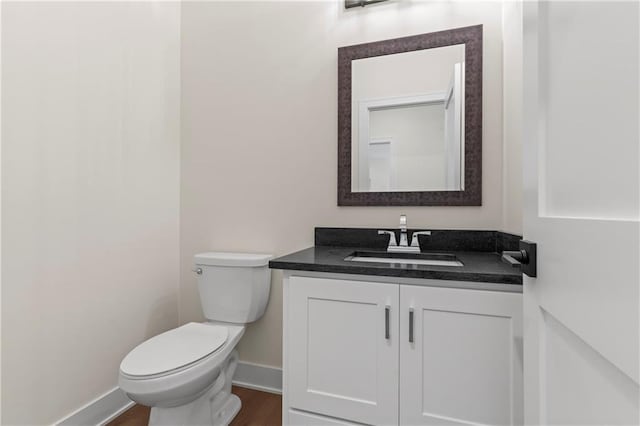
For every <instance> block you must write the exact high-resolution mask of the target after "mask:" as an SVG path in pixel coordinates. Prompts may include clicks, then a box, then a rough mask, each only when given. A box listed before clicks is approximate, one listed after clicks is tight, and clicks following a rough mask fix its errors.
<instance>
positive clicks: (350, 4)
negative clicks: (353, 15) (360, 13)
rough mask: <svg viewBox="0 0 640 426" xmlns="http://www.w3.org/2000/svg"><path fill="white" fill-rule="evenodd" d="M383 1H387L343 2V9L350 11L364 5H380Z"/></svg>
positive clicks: (355, 0)
mask: <svg viewBox="0 0 640 426" xmlns="http://www.w3.org/2000/svg"><path fill="white" fill-rule="evenodd" d="M383 1H387V0H344V8H345V9H351V8H352V7H358V6H360V7H365V6H366V5H369V4H374V3H382V2H383Z"/></svg>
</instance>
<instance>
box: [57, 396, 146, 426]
mask: <svg viewBox="0 0 640 426" xmlns="http://www.w3.org/2000/svg"><path fill="white" fill-rule="evenodd" d="M133 404H134V402H133V401H131V400H130V399H129V398H128V397H127V395H126V394H125V393H124V392H123V391H122V390H121V389H120V388H118V387H116V388H113V389H111V390H110V391H109V392H107V393H105V394H104V395H102V396H99V397H98V398H96V399H94V400H93V401H91V402H90V403H88V404H86V405H85V406H84V407H82V408H80V409H78V410H76V411H74V412H73V413H71V414H69V415H68V416H67V417H65V418H64V419H61V420H58V421H57V422H55V423H54V424H55V425H56V426H87V425H104V424H107V423H109V422H110V421H111V420H113V419H114V418H116V417H118V416H119V415H120V414H122V413H123V412H125V411H126V410H128V409H129V408H130V407H131V406H132V405H133Z"/></svg>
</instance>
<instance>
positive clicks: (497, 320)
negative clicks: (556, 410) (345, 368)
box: [400, 286, 523, 425]
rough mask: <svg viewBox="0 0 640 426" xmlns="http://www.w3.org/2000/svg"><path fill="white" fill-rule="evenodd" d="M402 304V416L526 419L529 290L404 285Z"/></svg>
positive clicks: (453, 421) (500, 421) (405, 420)
mask: <svg viewBox="0 0 640 426" xmlns="http://www.w3.org/2000/svg"><path fill="white" fill-rule="evenodd" d="M400 306H401V311H400V339H401V341H400V423H401V424H406V425H418V424H424V425H460V424H464V425H469V424H491V425H516V424H522V416H523V407H522V405H523V400H522V389H523V385H522V320H521V318H522V295H521V294H519V293H503V292H492V291H481V290H468V289H452V288H438V287H418V286H401V289H400ZM411 310H413V339H412V340H413V342H410V341H409V340H410V329H409V328H410V325H411V315H410V311H411Z"/></svg>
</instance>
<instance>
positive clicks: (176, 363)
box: [119, 253, 272, 426]
mask: <svg viewBox="0 0 640 426" xmlns="http://www.w3.org/2000/svg"><path fill="white" fill-rule="evenodd" d="M271 257H272V256H271V255H267V254H248V253H202V254H198V255H196V256H195V265H196V267H195V272H196V273H197V274H198V289H199V292H200V301H201V303H202V310H203V312H204V316H205V317H206V318H207V320H208V321H207V322H204V323H189V324H185V325H183V326H181V327H178V328H175V329H173V330H169V331H167V332H165V333H162V334H160V335H158V336H155V337H152V338H151V339H149V340H147V341H146V342H143V343H141V344H140V345H138V346H137V347H136V348H134V349H133V350H132V351H131V352H129V354H128V355H127V356H126V357H125V358H124V360H123V361H122V363H121V364H120V377H119V384H120V388H121V389H122V390H123V391H124V392H126V394H127V395H128V396H129V398H131V399H132V400H133V401H135V402H137V403H139V404H142V405H146V406H149V407H151V417H150V419H149V424H150V425H171V426H179V425H185V426H186V425H226V424H228V423H229V422H230V421H231V420H232V419H233V418H234V417H235V415H236V414H237V413H238V411H239V410H240V406H241V404H240V399H239V398H238V397H237V396H236V395H233V394H232V393H231V379H232V377H233V373H234V371H235V369H236V365H237V362H238V353H237V351H235V350H234V349H235V346H236V345H237V344H238V341H239V340H240V338H241V337H242V335H243V334H244V324H247V323H250V322H252V321H255V320H257V319H258V318H260V317H261V316H262V314H263V313H264V310H265V308H266V306H267V302H268V300H269V289H270V286H271V272H270V271H269V267H268V263H269V259H271Z"/></svg>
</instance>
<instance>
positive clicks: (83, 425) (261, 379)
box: [54, 362, 282, 426]
mask: <svg viewBox="0 0 640 426" xmlns="http://www.w3.org/2000/svg"><path fill="white" fill-rule="evenodd" d="M233 384H234V385H236V386H240V387H243V388H249V389H256V390H260V391H263V392H270V393H276V394H282V369H281V368H276V367H269V366H266V365H259V364H252V363H249V362H239V363H238V367H237V369H236V373H235V375H234V378H233ZM133 404H134V402H133V401H131V400H130V399H129V398H128V397H127V395H126V394H125V393H124V392H123V391H122V390H121V389H120V388H118V387H116V388H113V389H112V390H110V391H109V392H107V393H105V394H104V395H102V396H99V397H98V398H96V399H94V400H93V401H91V402H89V403H88V404H86V405H85V406H84V407H81V408H79V409H78V410H76V411H74V412H73V413H71V414H69V415H68V416H66V417H65V418H63V419H61V420H58V421H57V422H55V423H54V424H55V425H56V426H87V425H104V424H107V423H109V422H110V421H111V420H113V419H115V418H116V417H118V416H119V415H120V414H122V413H123V412H125V411H126V410H128V409H129V408H131V406H133Z"/></svg>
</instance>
